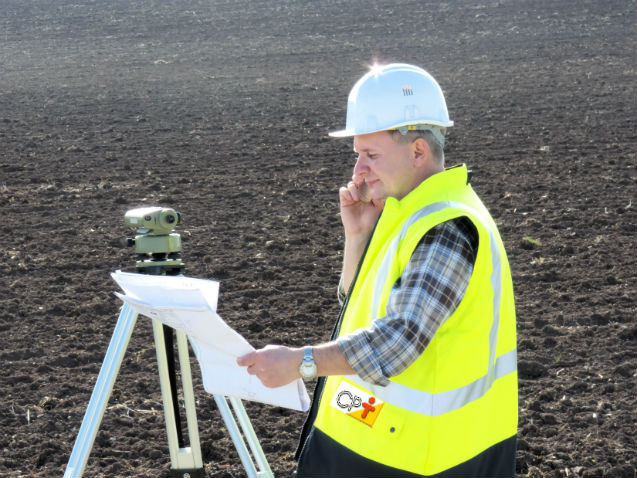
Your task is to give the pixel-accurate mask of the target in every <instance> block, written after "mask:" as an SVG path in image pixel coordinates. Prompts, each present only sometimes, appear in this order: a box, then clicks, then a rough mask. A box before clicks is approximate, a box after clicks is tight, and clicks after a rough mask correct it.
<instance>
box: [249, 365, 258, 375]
mask: <svg viewBox="0 0 637 478" xmlns="http://www.w3.org/2000/svg"><path fill="white" fill-rule="evenodd" d="M247 371H248V374H250V375H256V374H257V373H258V371H257V367H256V365H254V364H253V365H250V366H249V367H248V368H247Z"/></svg>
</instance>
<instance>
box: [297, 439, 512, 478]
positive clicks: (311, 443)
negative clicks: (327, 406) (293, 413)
mask: <svg viewBox="0 0 637 478" xmlns="http://www.w3.org/2000/svg"><path fill="white" fill-rule="evenodd" d="M515 453H516V436H515V435H514V436H512V437H511V438H508V439H507V440H504V441H502V442H500V443H497V444H495V445H493V446H492V447H491V448H488V449H487V450H485V451H484V452H482V453H480V454H479V455H477V456H475V457H473V458H472V459H471V460H468V461H466V462H464V463H461V464H460V465H458V466H454V467H453V468H450V469H448V470H445V471H443V472H442V473H438V474H436V475H428V476H431V477H435V478H443V477H444V478H453V477H458V478H513V477H515ZM296 476H297V477H298V478H321V477H325V478H328V477H329V478H346V477H347V478H356V477H360V478H422V476H423V475H418V474H414V473H409V472H407V471H404V470H399V469H397V468H392V467H389V466H385V465H382V464H380V463H377V462H375V461H372V460H369V459H367V458H364V457H362V456H360V455H358V454H356V453H354V452H352V451H351V450H349V449H348V448H346V447H344V446H343V445H341V444H340V443H338V442H336V441H335V440H333V439H331V438H330V437H329V436H327V435H326V434H325V433H323V432H321V431H320V430H317V429H316V428H312V431H311V432H310V434H309V436H308V438H307V440H306V442H305V444H304V446H303V450H302V451H301V454H300V456H299V463H298V467H297V471H296Z"/></svg>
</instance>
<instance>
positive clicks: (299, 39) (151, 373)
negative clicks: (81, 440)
mask: <svg viewBox="0 0 637 478" xmlns="http://www.w3.org/2000/svg"><path fill="white" fill-rule="evenodd" d="M636 14H637V8H636V5H635V1H634V0H632V1H629V0H611V1H604V2H602V1H595V0H564V1H560V2H554V1H553V0H526V1H522V0H499V1H496V0H481V1H473V0H471V1H470V0H454V1H449V2H437V1H436V2H433V1H410V0H398V1H362V0H357V1H350V0H343V1H340V0H337V1H316V2H305V1H301V0H290V1H278V2H271V1H264V2H253V1H247V0H233V1H225V2H224V1H218V0H206V1H204V0H186V1H181V0H180V1H177V0H162V1H157V2H156V1H153V0H140V1H137V2H129V1H123V0H111V1H108V2H97V1H93V0H76V1H74V2H69V1H66V0H34V1H28V2H25V1H22V0H3V1H2V2H0V64H1V67H0V145H1V147H2V153H1V154H0V206H1V207H2V211H3V215H2V220H1V222H2V227H1V228H0V240H1V243H2V250H1V252H0V291H2V292H0V307H1V312H0V339H1V341H2V342H1V343H2V349H1V350H0V364H1V370H0V383H1V386H0V426H1V430H2V433H1V434H0V450H2V453H1V454H0V455H1V458H0V476H1V477H13V478H17V477H53V476H61V475H62V474H63V472H64V469H65V467H66V463H67V461H68V458H69V455H70V452H71V450H72V447H73V444H74V441H75V437H76V435H77V431H78V428H79V426H80V424H81V421H82V417H83V414H84V411H85V409H86V406H87V403H88V400H89V396H90V393H91V391H92V388H93V384H94V383H95V379H96V376H97V373H98V371H99V368H100V365H101V362H102V359H103V356H104V353H105V351H106V348H107V345H108V341H109V340H110V337H111V334H112V332H113V327H114V325H115V321H116V318H117V315H118V308H119V303H118V300H117V299H116V298H115V297H114V295H113V291H114V290H116V286H115V284H114V283H113V282H112V281H111V279H110V276H109V273H110V272H111V271H113V270H116V269H120V268H124V269H130V268H131V266H132V265H133V261H134V258H133V254H132V251H131V250H130V249H128V248H125V247H122V245H121V240H122V239H123V238H125V237H127V236H129V235H130V234H131V233H132V232H133V231H132V230H128V229H127V228H126V226H125V225H124V223H123V216H124V213H125V212H126V211H127V210H128V209H132V208H134V207H139V206H144V205H163V206H171V207H174V208H176V209H178V210H179V211H181V212H182V214H183V216H184V222H183V225H182V226H180V227H179V228H178V231H179V232H180V233H181V234H182V238H183V242H184V260H185V262H186V273H187V274H188V275H191V276H196V277H203V278H215V279H219V280H220V281H221V296H220V302H219V309H220V313H221V314H222V316H223V317H224V318H225V319H226V320H227V321H228V322H229V323H230V324H231V325H232V326H233V327H235V328H236V329H237V330H238V331H240V332H241V333H242V334H244V335H245V336H246V337H247V338H248V339H249V340H250V341H251V342H252V343H253V345H255V346H263V345H265V344H267V343H270V342H277V343H285V344H290V345H302V344H305V343H308V342H318V341H321V340H324V339H326V338H327V337H329V335H330V332H331V328H332V324H333V322H334V320H335V318H336V316H337V313H338V305H337V302H336V297H335V291H336V283H337V280H338V275H339V270H340V262H341V245H342V244H341V243H342V232H341V225H340V220H339V216H338V205H337V191H338V187H339V186H340V185H342V184H344V183H345V182H346V180H347V178H348V177H349V176H350V174H351V167H352V166H353V155H352V153H351V144H350V142H349V141H346V140H345V141H342V140H333V139H330V138H328V137H327V136H326V133H327V131H328V130H331V129H338V128H340V127H341V126H342V125H343V123H344V119H345V104H346V97H347V93H348V91H349V88H350V87H351V85H352V84H353V82H354V81H355V80H356V79H357V78H358V77H359V76H360V75H361V74H362V73H363V72H364V71H365V68H366V65H368V64H370V63H372V62H373V61H374V60H376V59H377V60H380V61H383V62H389V61H405V62H411V63H416V64H418V65H421V66H423V67H425V68H426V69H428V70H429V71H431V72H432V73H433V74H434V76H436V78H437V79H438V80H439V82H440V83H441V85H442V86H443V88H444V89H445V92H446V95H447V98H448V105H449V110H450V114H451V116H452V119H454V120H455V122H456V126H455V127H454V128H452V130H451V131H450V136H449V141H448V149H447V161H448V163H449V164H455V163H459V162H465V163H467V164H468V165H469V167H470V168H471V169H472V170H473V172H474V179H473V184H474V187H475V188H476V190H477V191H478V193H479V194H480V195H481V197H482V198H483V200H484V202H485V203H486V204H487V205H488V207H489V208H490V210H491V211H492V213H493V215H494V217H495V218H496V220H497V222H498V224H500V227H501V232H502V235H503V238H504V240H505V243H506V245H507V249H508V253H509V257H510V261H511V265H512V269H513V275H514V282H515V287H516V297H517V310H518V324H519V326H518V332H519V333H518V335H519V338H518V341H519V361H520V363H519V368H520V427H519V451H518V464H517V467H518V471H519V476H520V477H587V478H592V477H600V478H601V477H613V478H616V477H617V478H632V477H634V476H635V469H637V436H636V428H637V427H636V415H635V410H636V408H637V399H636V398H635V397H636V395H637V390H636V383H637V378H636V375H635V374H636V368H637V325H636V311H637V301H636V271H637V264H636V259H635V257H636V254H635V250H636V246H637V234H636V232H637V230H636V228H637V226H636V223H637V221H636V214H635V211H636V210H637V204H635V199H636V197H635V196H636V195H635V192H636V189H637V188H636V181H637V173H636V171H635V166H636V163H637V158H636V152H635V151H636V147H637V132H636V129H635V117H636V113H637V112H636V108H635V98H636V97H637V91H636V88H635V85H636V84H635V68H636V57H635V51H636V46H637V45H636V43H637V33H636V30H635V18H636ZM193 367H194V379H195V389H196V397H197V411H198V417H199V427H200V434H201V444H202V450H203V455H204V460H205V464H206V465H205V466H206V471H207V472H208V474H209V476H211V477H240V476H244V472H243V469H242V467H241V465H240V462H239V459H238V457H237V455H236V453H235V451H234V449H233V447H232V444H231V442H230V440H229V438H228V436H227V434H226V433H225V432H224V429H223V427H224V424H223V422H222V421H221V419H220V417H219V414H218V411H217V410H216V408H215V405H214V401H213V398H212V397H211V396H209V395H207V394H206V393H205V392H204V391H203V389H202V386H201V381H200V377H199V375H198V373H199V371H198V368H197V364H196V363H195V361H194V360H193ZM246 408H247V410H248V412H249V414H250V416H251V417H252V421H253V424H254V426H255V428H256V430H257V434H258V436H259V438H260V440H261V443H262V445H263V448H264V449H265V452H266V454H267V457H268V459H269V461H270V464H271V466H272V468H273V470H274V471H275V474H276V475H277V476H286V475H287V474H288V473H289V472H290V471H291V470H292V469H293V467H294V462H293V460H292V455H293V451H294V449H295V446H296V440H297V437H298V435H299V431H300V427H301V424H302V422H303V420H304V415H303V414H301V413H297V412H293V411H289V410H284V409H280V408H275V407H269V406H262V405H259V404H254V403H247V404H246ZM168 469H169V457H168V448H167V442H166V439H165V429H164V423H163V417H162V406H161V396H160V393H159V385H158V379H157V373H156V362H155V358H154V350H153V342H152V334H151V330H150V324H149V321H148V320H147V319H143V318H140V320H139V321H138V325H137V327H136V329H135V332H134V335H133V338H132V341H131V344H130V346H129V349H128V352H127V355H126V358H125V360H124V363H123V366H122V370H121V373H120V375H119V377H118V379H117V382H116V384H115V390H114V393H113V396H112V398H111V400H110V403H109V408H108V410H107V411H106V414H105V417H104V421H103V423H102V426H101V428H100V431H99V433H98V436H97V439H96V442H95V446H94V448H93V452H92V454H91V458H90V459H89V463H88V467H87V471H86V473H85V476H90V477H124V476H136V477H139V478H144V477H158V476H159V477H166V476H167V474H168Z"/></svg>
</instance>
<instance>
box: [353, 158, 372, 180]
mask: <svg viewBox="0 0 637 478" xmlns="http://www.w3.org/2000/svg"><path fill="white" fill-rule="evenodd" d="M368 172H369V167H368V166H367V162H366V161H365V158H364V157H363V156H362V155H361V156H359V157H358V158H357V159H356V164H355V165H354V176H358V177H361V178H364V177H365V175H367V173H368Z"/></svg>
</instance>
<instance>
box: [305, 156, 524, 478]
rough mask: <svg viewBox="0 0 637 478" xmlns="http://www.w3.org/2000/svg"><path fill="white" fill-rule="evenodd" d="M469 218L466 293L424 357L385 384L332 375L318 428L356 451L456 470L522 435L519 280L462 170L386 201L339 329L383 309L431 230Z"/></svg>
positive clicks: (415, 467) (401, 463)
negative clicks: (473, 239)
mask: <svg viewBox="0 0 637 478" xmlns="http://www.w3.org/2000/svg"><path fill="white" fill-rule="evenodd" d="M461 216H465V217H467V218H469V219H470V220H471V221H472V223H473V224H474V225H475V227H476V229H477V231H478V235H479V245H478V251H477V256H476V261H475V264H474V270H473V273H472V276H471V279H470V281H469V284H468V286H467V289H466V292H465V295H464V297H463V299H462V301H461V303H460V304H459V306H458V307H457V309H456V310H455V311H454V313H453V314H452V315H451V316H450V317H449V318H448V319H447V320H446V321H445V322H444V323H443V324H442V325H441V326H440V328H439V329H438V331H437V332H436V334H435V335H434V337H433V339H432V340H431V342H430V343H429V345H428V346H427V348H426V349H425V351H424V352H423V353H422V354H421V356H420V357H419V358H418V359H417V360H416V361H415V362H414V363H413V364H412V365H410V366H409V367H408V368H407V369H406V370H405V371H403V372H402V373H400V374H399V375H397V376H395V377H392V378H391V379H390V381H391V383H390V385H388V386H387V387H382V386H377V385H372V384H370V383H367V382H365V381H364V380H362V379H361V378H360V377H358V376H357V375H352V376H346V377H344V376H332V377H328V378H327V380H326V382H325V387H324V389H323V393H322V395H321V398H320V405H319V409H318V412H317V416H316V421H315V422H314V426H315V427H317V428H318V429H319V430H321V431H322V432H324V433H325V434H327V435H328V436H329V437H331V438H332V439H334V440H336V441H337V442H338V443H340V444H341V445H343V446H345V447H347V448H348V449H350V450H351V451H353V452H355V453H357V454H359V455H361V456H363V457H365V458H368V459H370V460H374V461H376V462H379V463H382V464H384V465H387V466H391V467H395V468H399V469H402V470H406V471H409V472H412V473H418V474H421V475H431V474H435V473H439V472H441V471H444V470H447V469H449V468H452V467H454V466H456V465H459V464H461V463H464V462H466V461H467V460H470V459H471V458H473V457H475V456H477V455H479V454H480V453H482V452H483V451H485V450H487V449H488V448H489V447H491V446H493V445H495V444H497V443H499V442H501V441H503V440H506V439H508V438H511V437H512V436H514V435H515V434H516V432H517V421H518V401H517V393H518V388H517V359H516V350H517V349H516V330H515V308H514V300H513V286H512V281H511V272H510V269H509V264H508V260H507V257H506V253H505V250H504V246H503V244H502V240H501V238H500V235H499V233H498V230H497V227H496V225H495V223H494V221H493V219H492V218H491V216H490V214H489V213H488V211H487V210H486V208H485V207H484V205H483V204H482V202H481V201H480V199H479V198H478V197H477V196H476V194H475V193H474V191H473V189H472V188H471V186H470V185H469V184H467V169H466V167H465V166H464V165H463V166H459V167H455V168H451V169H447V170H446V171H444V172H441V173H438V174H435V175H433V176H431V177H429V178H428V179H426V180H425V181H424V182H423V183H421V184H420V185H419V186H418V187H417V188H416V189H414V190H413V191H412V192H410V193H409V194H408V195H407V196H406V197H404V198H403V199H402V200H400V201H398V200H396V199H394V198H388V199H387V201H386V203H385V207H384V209H383V212H382V214H381V217H380V218H379V221H378V224H377V225H376V229H375V230H374V233H373V236H372V238H371V240H370V243H369V245H368V248H367V251H366V253H365V256H364V258H363V260H362V262H361V265H360V268H359V272H358V275H357V277H356V280H355V283H354V286H353V288H352V291H351V294H350V296H349V299H348V302H347V305H346V309H345V311H344V314H343V319H342V323H341V326H340V330H339V331H338V335H339V336H342V335H346V334H348V333H351V332H353V331H356V330H357V329H360V328H365V327H368V326H369V325H370V324H371V323H372V322H373V321H374V320H376V319H377V318H380V317H383V316H384V315H385V313H386V305H387V300H388V297H389V293H390V290H391V288H392V286H393V285H394V284H395V282H396V280H397V279H398V278H399V277H400V276H401V274H402V271H403V269H404V268H405V266H406V265H407V263H408V261H409V259H410V257H411V255H412V253H413V251H414V249H415V248H416V246H417V245H418V243H419V242H420V240H421V239H422V237H423V236H424V235H425V233H426V232H427V231H429V230H430V229H431V228H433V227H435V226H436V225H438V224H440V223H442V222H444V221H448V220H450V219H453V218H457V217H461Z"/></svg>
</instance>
